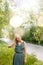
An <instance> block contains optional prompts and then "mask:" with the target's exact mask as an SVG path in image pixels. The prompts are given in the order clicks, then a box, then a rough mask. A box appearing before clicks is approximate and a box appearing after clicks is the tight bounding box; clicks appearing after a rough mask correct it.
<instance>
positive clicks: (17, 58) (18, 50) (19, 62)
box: [13, 42, 24, 65]
mask: <svg viewBox="0 0 43 65" xmlns="http://www.w3.org/2000/svg"><path fill="white" fill-rule="evenodd" d="M13 65H24V42H22V44H20V45H19V44H18V43H16V47H15V54H14V57H13Z"/></svg>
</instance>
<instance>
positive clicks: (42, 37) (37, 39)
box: [22, 26, 43, 44]
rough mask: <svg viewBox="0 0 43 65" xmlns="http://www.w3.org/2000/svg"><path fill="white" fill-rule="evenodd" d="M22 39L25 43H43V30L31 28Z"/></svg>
mask: <svg viewBox="0 0 43 65" xmlns="http://www.w3.org/2000/svg"><path fill="white" fill-rule="evenodd" d="M22 38H23V40H24V41H26V42H32V43H36V44H40V43H41V42H42V41H43V28H42V27H34V26H32V27H31V28H30V30H28V31H27V32H25V34H24V35H23V37H22Z"/></svg>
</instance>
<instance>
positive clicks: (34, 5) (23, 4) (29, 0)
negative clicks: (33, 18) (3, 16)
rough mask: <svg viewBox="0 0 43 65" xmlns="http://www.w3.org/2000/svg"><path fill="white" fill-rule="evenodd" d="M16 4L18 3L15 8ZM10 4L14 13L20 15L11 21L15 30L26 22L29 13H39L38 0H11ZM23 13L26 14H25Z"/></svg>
mask: <svg viewBox="0 0 43 65" xmlns="http://www.w3.org/2000/svg"><path fill="white" fill-rule="evenodd" d="M14 2H15V3H16V6H17V7H16V8H15V7H14V5H15V3H14ZM9 3H10V8H11V9H12V11H13V12H15V13H16V14H18V15H16V16H13V17H12V18H11V20H10V24H11V25H12V26H13V27H15V28H16V27H18V26H20V25H21V24H22V23H23V22H24V21H25V19H26V18H27V17H28V13H27V12H28V11H29V12H30V11H31V10H33V11H34V12H35V13H38V10H39V5H38V0H9ZM23 11H24V12H25V11H26V12H25V13H24V12H23Z"/></svg>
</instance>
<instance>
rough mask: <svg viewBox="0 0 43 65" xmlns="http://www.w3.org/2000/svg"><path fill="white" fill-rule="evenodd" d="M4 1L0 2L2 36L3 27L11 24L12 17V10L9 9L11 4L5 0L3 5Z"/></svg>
mask: <svg viewBox="0 0 43 65" xmlns="http://www.w3.org/2000/svg"><path fill="white" fill-rule="evenodd" d="M2 3H3V1H1V3H0V37H1V36H2V34H1V33H2V28H3V27H4V26H6V25H8V24H9V20H10V17H11V15H10V14H11V12H10V9H9V4H8V2H7V1H5V2H4V3H3V5H2Z"/></svg>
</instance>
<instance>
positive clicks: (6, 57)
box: [0, 42, 14, 65]
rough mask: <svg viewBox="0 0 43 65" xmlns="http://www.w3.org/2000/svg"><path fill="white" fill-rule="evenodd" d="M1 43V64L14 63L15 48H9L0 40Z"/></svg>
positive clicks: (10, 64) (9, 64)
mask: <svg viewBox="0 0 43 65" xmlns="http://www.w3.org/2000/svg"><path fill="white" fill-rule="evenodd" d="M0 44H1V45H0V65H12V60H13V52H14V50H13V49H12V48H8V47H7V45H6V44H5V43H3V42H0Z"/></svg>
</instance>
